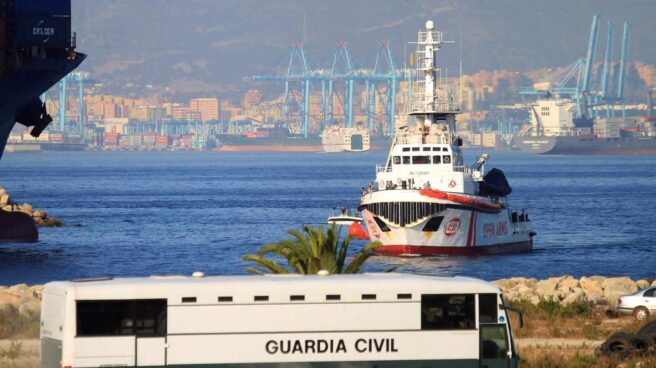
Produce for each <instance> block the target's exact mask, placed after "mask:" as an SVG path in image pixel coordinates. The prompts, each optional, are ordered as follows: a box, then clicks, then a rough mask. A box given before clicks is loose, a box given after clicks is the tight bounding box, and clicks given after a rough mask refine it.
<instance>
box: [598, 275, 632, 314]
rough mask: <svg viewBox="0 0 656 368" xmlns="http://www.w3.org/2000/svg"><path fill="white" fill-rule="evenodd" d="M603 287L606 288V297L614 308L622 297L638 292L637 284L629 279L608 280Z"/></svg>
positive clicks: (615, 278)
mask: <svg viewBox="0 0 656 368" xmlns="http://www.w3.org/2000/svg"><path fill="white" fill-rule="evenodd" d="M601 286H602V287H603V288H604V297H605V298H606V300H608V303H609V304H610V305H611V306H612V307H615V306H616V305H617V298H619V297H620V296H622V295H625V294H631V293H634V292H636V291H638V286H636V283H635V282H633V280H631V279H630V278H628V277H612V278H608V279H606V280H605V281H604V282H603V283H602V285H601Z"/></svg>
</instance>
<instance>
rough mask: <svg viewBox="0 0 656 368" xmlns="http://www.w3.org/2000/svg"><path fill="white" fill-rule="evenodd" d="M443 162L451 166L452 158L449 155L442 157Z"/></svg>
mask: <svg viewBox="0 0 656 368" xmlns="http://www.w3.org/2000/svg"><path fill="white" fill-rule="evenodd" d="M442 162H444V163H445V164H450V163H451V156H449V155H444V156H442Z"/></svg>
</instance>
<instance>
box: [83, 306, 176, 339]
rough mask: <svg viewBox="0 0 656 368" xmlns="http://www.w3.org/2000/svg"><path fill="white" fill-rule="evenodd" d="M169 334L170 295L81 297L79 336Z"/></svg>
mask: <svg viewBox="0 0 656 368" xmlns="http://www.w3.org/2000/svg"><path fill="white" fill-rule="evenodd" d="M135 334H136V335H140V336H143V335H157V336H163V335H166V299H153V300H80V301H78V302H77V336H78V337H88V336H129V335H135Z"/></svg>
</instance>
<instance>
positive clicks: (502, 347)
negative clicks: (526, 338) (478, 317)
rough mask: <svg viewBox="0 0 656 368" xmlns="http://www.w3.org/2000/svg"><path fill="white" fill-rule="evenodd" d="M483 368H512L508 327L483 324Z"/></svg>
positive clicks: (481, 331) (480, 326) (481, 346)
mask: <svg viewBox="0 0 656 368" xmlns="http://www.w3.org/2000/svg"><path fill="white" fill-rule="evenodd" d="M479 328H480V333H481V343H480V348H481V351H480V354H481V355H480V357H481V368H511V356H510V349H509V342H508V341H509V340H508V334H507V328H506V325H505V324H503V323H499V324H497V323H494V324H481V325H479Z"/></svg>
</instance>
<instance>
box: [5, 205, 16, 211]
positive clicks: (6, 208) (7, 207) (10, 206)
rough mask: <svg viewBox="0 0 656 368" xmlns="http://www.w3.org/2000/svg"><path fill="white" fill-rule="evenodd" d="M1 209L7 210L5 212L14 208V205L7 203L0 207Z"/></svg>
mask: <svg viewBox="0 0 656 368" xmlns="http://www.w3.org/2000/svg"><path fill="white" fill-rule="evenodd" d="M2 210H3V211H7V212H11V211H13V210H14V206H12V205H10V204H8V205H6V206H4V207H2Z"/></svg>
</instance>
